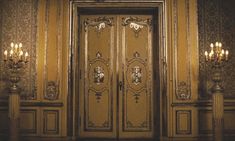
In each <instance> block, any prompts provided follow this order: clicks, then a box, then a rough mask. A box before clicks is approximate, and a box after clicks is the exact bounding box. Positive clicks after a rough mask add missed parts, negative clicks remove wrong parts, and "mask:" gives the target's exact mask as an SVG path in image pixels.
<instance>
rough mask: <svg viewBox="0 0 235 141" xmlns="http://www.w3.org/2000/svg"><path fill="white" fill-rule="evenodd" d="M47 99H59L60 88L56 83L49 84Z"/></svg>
mask: <svg viewBox="0 0 235 141" xmlns="http://www.w3.org/2000/svg"><path fill="white" fill-rule="evenodd" d="M45 99H47V100H57V99H58V86H57V84H56V82H54V81H49V82H48V83H47V89H46V94H45Z"/></svg>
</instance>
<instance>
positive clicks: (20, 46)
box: [19, 43, 22, 51]
mask: <svg viewBox="0 0 235 141" xmlns="http://www.w3.org/2000/svg"><path fill="white" fill-rule="evenodd" d="M21 48H22V43H20V44H19V51H21Z"/></svg>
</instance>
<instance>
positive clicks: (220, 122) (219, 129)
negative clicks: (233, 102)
mask: <svg viewBox="0 0 235 141" xmlns="http://www.w3.org/2000/svg"><path fill="white" fill-rule="evenodd" d="M212 102H213V103H212V107H213V108H212V110H213V130H214V137H213V138H214V140H213V141H223V129H224V97H223V94H222V93H214V94H213V96H212Z"/></svg>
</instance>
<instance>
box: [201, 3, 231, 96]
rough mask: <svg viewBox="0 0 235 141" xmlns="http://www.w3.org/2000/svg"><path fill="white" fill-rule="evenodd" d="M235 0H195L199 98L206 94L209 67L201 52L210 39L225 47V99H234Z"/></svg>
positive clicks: (210, 83)
mask: <svg viewBox="0 0 235 141" xmlns="http://www.w3.org/2000/svg"><path fill="white" fill-rule="evenodd" d="M234 7H235V1H234V0H198V27H199V59H200V66H199V69H200V74H199V75H200V91H199V92H200V98H201V99H207V98H209V97H210V94H211V91H210V88H211V86H212V82H211V74H212V73H211V71H212V70H211V66H208V65H209V64H207V63H206V62H205V58H204V51H205V50H208V49H209V48H210V47H209V45H210V43H211V42H213V43H214V42H216V41H220V42H222V44H223V47H224V48H225V49H228V50H229V52H230V54H229V61H228V62H227V63H225V64H224V67H223V80H224V81H223V87H224V89H225V91H224V96H225V99H234V98H235V71H234V70H235V9H234Z"/></svg>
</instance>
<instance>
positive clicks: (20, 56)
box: [19, 50, 24, 60]
mask: <svg viewBox="0 0 235 141" xmlns="http://www.w3.org/2000/svg"><path fill="white" fill-rule="evenodd" d="M23 54H24V53H23V51H22V50H21V51H20V53H19V58H20V60H22V55H23Z"/></svg>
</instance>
